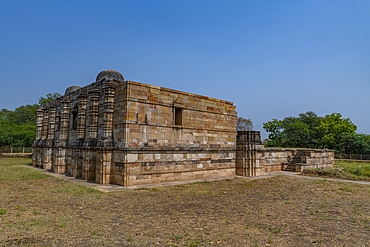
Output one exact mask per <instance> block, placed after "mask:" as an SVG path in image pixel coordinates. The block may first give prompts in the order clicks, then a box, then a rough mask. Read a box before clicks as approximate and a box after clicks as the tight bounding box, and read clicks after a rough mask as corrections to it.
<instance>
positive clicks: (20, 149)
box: [0, 147, 32, 154]
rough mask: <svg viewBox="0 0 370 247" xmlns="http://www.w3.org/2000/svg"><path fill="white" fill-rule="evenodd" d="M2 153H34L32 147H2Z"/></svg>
mask: <svg viewBox="0 0 370 247" xmlns="http://www.w3.org/2000/svg"><path fill="white" fill-rule="evenodd" d="M0 153H6V154H26V153H32V147H0Z"/></svg>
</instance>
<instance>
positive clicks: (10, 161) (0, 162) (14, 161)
mask: <svg viewBox="0 0 370 247" xmlns="http://www.w3.org/2000/svg"><path fill="white" fill-rule="evenodd" d="M31 164H32V159H31V158H5V159H0V168H1V167H3V166H14V165H31Z"/></svg>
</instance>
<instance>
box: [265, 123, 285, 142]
mask: <svg viewBox="0 0 370 247" xmlns="http://www.w3.org/2000/svg"><path fill="white" fill-rule="evenodd" d="M263 128H264V129H265V130H266V132H269V133H270V134H269V136H268V141H267V143H266V146H268V147H282V145H283V133H282V131H283V121H282V120H277V119H275V118H274V119H272V120H271V121H268V122H266V123H263Z"/></svg>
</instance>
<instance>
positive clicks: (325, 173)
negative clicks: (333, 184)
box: [303, 160, 370, 181]
mask: <svg viewBox="0 0 370 247" xmlns="http://www.w3.org/2000/svg"><path fill="white" fill-rule="evenodd" d="M303 175H308V176H321V177H330V178H340V179H347V180H364V181H370V163H367V162H350V161H343V160H338V161H335V167H334V168H333V169H325V170H322V169H308V170H305V171H303Z"/></svg>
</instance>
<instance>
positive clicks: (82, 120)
mask: <svg viewBox="0 0 370 247" xmlns="http://www.w3.org/2000/svg"><path fill="white" fill-rule="evenodd" d="M86 97H87V95H86V93H81V94H80V95H79V96H78V116H77V138H78V139H84V138H85V132H86V101H87V99H86Z"/></svg>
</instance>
